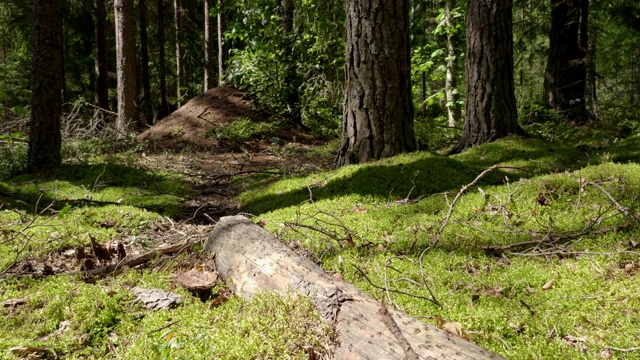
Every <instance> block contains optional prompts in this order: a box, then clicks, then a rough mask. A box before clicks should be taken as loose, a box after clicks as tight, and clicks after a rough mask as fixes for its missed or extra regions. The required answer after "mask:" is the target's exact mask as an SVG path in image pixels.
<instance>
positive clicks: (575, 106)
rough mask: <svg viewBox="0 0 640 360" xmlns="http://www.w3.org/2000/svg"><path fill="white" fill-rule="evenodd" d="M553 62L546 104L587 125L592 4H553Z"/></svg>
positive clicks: (554, 0) (560, 0)
mask: <svg viewBox="0 0 640 360" xmlns="http://www.w3.org/2000/svg"><path fill="white" fill-rule="evenodd" d="M551 6H552V10H551V33H550V34H549V58H548V60H547V69H546V71H545V77H544V100H545V102H546V104H547V106H548V107H549V108H551V109H555V110H557V111H559V112H560V114H561V115H562V116H564V117H566V118H568V119H569V120H572V121H575V122H576V123H584V122H586V121H587V119H588V116H587V112H586V100H585V88H586V84H585V80H586V76H587V59H586V58H587V55H588V51H587V47H588V43H589V42H588V38H587V24H588V14H589V0H551Z"/></svg>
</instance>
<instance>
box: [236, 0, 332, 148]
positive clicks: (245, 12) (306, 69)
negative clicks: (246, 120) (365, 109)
mask: <svg viewBox="0 0 640 360" xmlns="http://www.w3.org/2000/svg"><path fill="white" fill-rule="evenodd" d="M343 7H344V6H343V4H342V3H340V2H336V1H333V0H332V1H329V2H328V3H326V4H325V3H323V4H317V3H315V2H309V1H301V2H296V12H295V17H294V30H293V32H294V34H293V35H291V38H290V39H288V41H291V42H292V49H293V55H292V59H290V61H292V64H287V63H286V62H285V61H283V51H284V49H283V46H282V44H283V41H284V37H285V35H284V34H283V32H282V27H281V18H280V16H281V15H280V9H279V8H278V5H277V3H275V2H274V3H268V4H264V3H260V4H259V5H258V4H256V2H255V0H243V1H238V2H236V3H235V8H234V9H235V11H236V12H237V14H235V15H234V16H232V20H231V23H230V24H229V29H228V31H227V33H226V34H225V37H226V39H228V41H229V42H231V43H243V44H246V46H242V47H239V48H237V49H233V50H232V52H231V58H230V60H229V67H228V70H227V72H226V81H227V82H228V83H229V84H232V85H235V86H237V87H239V88H242V89H243V90H246V91H248V92H250V93H252V94H254V95H255V96H256V97H257V103H258V104H259V106H261V107H263V108H266V109H268V110H270V111H272V112H274V113H275V114H277V115H285V114H286V113H287V112H288V111H289V110H290V109H288V107H287V99H286V95H287V93H288V91H295V92H297V93H298V94H299V96H300V105H299V106H300V112H301V115H302V121H303V123H304V124H305V125H306V126H308V127H309V128H311V130H312V133H313V134H314V135H316V136H319V137H321V138H327V137H333V136H336V134H337V133H338V129H339V123H340V119H341V116H342V113H341V108H340V104H341V102H342V86H341V84H340V82H339V79H338V75H337V74H339V73H341V72H342V69H341V66H342V64H343V62H344V55H343V49H344V39H343V36H342V35H343V23H344V14H343V12H344V10H343ZM256 9H260V10H256ZM284 66H292V67H293V68H294V69H295V72H296V74H297V80H296V81H297V82H299V83H296V84H288V83H285V79H284ZM291 86H293V87H295V88H294V89H289V87H291Z"/></svg>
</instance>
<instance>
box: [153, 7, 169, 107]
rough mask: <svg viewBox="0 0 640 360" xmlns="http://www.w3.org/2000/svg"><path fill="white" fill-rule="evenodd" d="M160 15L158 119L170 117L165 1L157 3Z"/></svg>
mask: <svg viewBox="0 0 640 360" xmlns="http://www.w3.org/2000/svg"><path fill="white" fill-rule="evenodd" d="M156 10H157V13H158V77H159V78H160V110H159V111H158V118H159V119H162V118H164V117H165V116H167V115H169V102H168V101H167V57H166V52H165V44H164V0H158V1H157V2H156Z"/></svg>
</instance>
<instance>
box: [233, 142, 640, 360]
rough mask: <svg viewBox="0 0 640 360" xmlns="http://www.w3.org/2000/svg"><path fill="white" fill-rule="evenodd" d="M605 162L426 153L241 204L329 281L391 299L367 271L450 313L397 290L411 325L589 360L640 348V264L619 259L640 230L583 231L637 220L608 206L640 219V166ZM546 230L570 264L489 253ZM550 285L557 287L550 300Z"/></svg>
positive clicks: (516, 350)
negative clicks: (457, 329)
mask: <svg viewBox="0 0 640 360" xmlns="http://www.w3.org/2000/svg"><path fill="white" fill-rule="evenodd" d="M629 141H631V140H629ZM620 149H622V150H617V151H615V152H613V151H611V149H607V150H608V151H611V153H612V154H613V155H615V156H614V158H617V157H618V156H621V155H619V154H623V153H625V152H626V151H629V148H627V147H621V148H620ZM598 153H599V152H598V151H592V150H589V149H587V151H583V150H580V149H575V148H562V147H558V146H557V145H553V144H550V143H547V142H544V141H542V140H538V139H520V138H507V139H504V140H501V141H498V142H496V143H493V144H487V145H483V146H480V147H477V148H473V149H471V150H470V151H468V152H466V153H464V154H461V155H457V156H455V157H452V158H444V157H441V156H438V155H433V154H428V153H420V152H419V153H414V154H407V155H401V156H397V157H394V158H391V159H385V160H382V161H379V162H374V163H371V164H366V165H362V166H351V167H346V168H343V169H338V170H332V171H328V172H322V173H317V174H314V175H311V176H307V177H301V178H294V179H284V180H281V181H277V182H271V183H269V184H268V185H267V186H264V187H262V188H260V187H258V186H254V187H250V188H249V187H248V190H247V191H245V192H244V193H243V194H241V196H240V198H241V199H242V201H243V204H244V205H245V206H246V208H247V209H248V210H251V211H253V212H254V213H255V214H258V215H259V216H258V218H259V219H260V220H261V221H264V222H266V226H267V227H268V228H269V229H271V230H273V231H276V232H277V233H278V235H279V237H280V238H281V239H283V240H284V241H286V242H293V243H300V244H303V246H305V247H306V248H308V249H310V250H311V251H313V252H314V253H315V254H318V256H319V257H321V259H322V261H323V266H324V267H325V268H326V269H327V270H328V271H332V272H339V273H341V274H343V276H344V277H345V279H346V280H347V281H348V282H350V283H353V284H355V285H356V286H358V287H359V288H361V289H363V290H364V291H366V292H369V293H370V294H371V295H373V296H376V297H380V296H382V293H381V291H380V290H379V289H378V288H375V287H373V286H371V285H370V284H369V282H368V281H367V280H366V279H365V278H364V277H363V276H362V275H361V274H360V272H359V271H358V270H356V268H355V267H356V266H357V267H358V268H360V269H362V270H364V271H365V272H366V273H367V275H368V277H369V278H370V280H371V281H373V282H374V283H376V284H377V285H378V286H383V285H384V284H385V283H387V284H389V286H390V287H391V288H395V289H401V290H402V291H405V292H409V293H411V294H415V295H420V296H429V292H428V291H427V289H426V287H425V286H428V287H429V288H430V289H431V290H432V291H433V292H434V293H435V295H436V297H437V299H438V300H439V301H440V302H441V303H442V307H441V308H439V307H436V306H434V305H433V304H431V303H429V302H426V301H424V300H421V299H417V298H413V297H410V296H404V295H398V294H390V296H391V298H392V299H393V301H394V302H396V304H397V305H398V306H399V307H400V308H401V309H403V310H405V311H406V312H408V313H409V314H411V315H414V316H419V317H426V318H427V319H431V320H429V321H430V322H432V323H435V319H434V317H435V316H436V315H440V316H442V317H443V318H445V319H446V320H448V321H458V322H461V323H462V324H463V327H464V329H465V331H466V332H467V334H468V335H469V336H470V337H471V339H472V340H473V341H474V342H476V343H478V344H479V345H481V346H483V347H486V348H488V349H490V350H492V351H495V352H497V353H499V354H502V355H504V356H506V357H508V358H513V359H535V358H562V357H567V356H568V357H570V358H577V359H578V358H584V359H587V358H593V357H594V356H599V354H600V352H601V351H603V350H604V349H605V348H606V347H607V346H614V347H619V348H630V347H634V344H635V343H637V342H638V341H640V330H638V329H640V327H638V326H637V325H638V323H637V311H635V310H631V309H635V308H637V307H638V305H639V304H638V302H639V301H640V300H639V299H638V297H637V296H635V295H633V293H634V291H636V290H634V289H638V288H639V287H640V280H639V278H638V276H637V275H635V274H636V271H637V270H631V272H629V270H625V265H626V264H634V265H632V268H631V269H637V265H636V264H638V263H640V260H639V259H640V258H639V256H638V253H630V254H625V253H623V252H619V251H620V250H621V249H622V250H624V249H625V246H627V245H624V244H628V243H629V239H640V229H639V228H638V225H637V224H636V225H634V226H632V227H630V228H625V229H624V230H622V231H617V232H615V231H614V232H612V231H609V232H607V231H605V233H604V234H600V235H588V234H586V233H585V234H583V235H576V234H581V233H583V232H586V231H587V230H589V229H592V230H596V229H604V230H606V229H607V228H605V227H615V226H618V225H621V224H623V223H625V221H627V220H628V218H626V217H625V216H624V215H623V214H621V213H620V211H619V210H618V209H617V206H616V205H615V204H613V203H612V201H611V199H610V198H609V196H611V197H612V198H614V199H615V200H616V202H617V203H618V204H620V205H621V206H625V207H627V208H629V209H631V211H633V212H635V213H637V203H638V199H639V197H640V196H639V192H640V166H639V165H637V164H635V163H629V164H616V163H613V162H611V161H609V159H610V158H611V157H606V158H603V157H601V156H598ZM494 164H500V165H501V166H504V167H506V168H504V169H501V170H502V172H499V171H495V172H494V173H491V174H489V175H487V176H485V178H484V179H482V180H481V181H480V182H479V186H477V187H474V188H472V189H470V190H469V191H468V192H467V193H466V194H464V195H463V196H462V197H461V198H460V200H459V201H458V203H456V206H455V208H454V209H453V212H452V216H451V218H450V219H449V221H448V223H447V226H446V227H445V228H444V231H443V232H442V234H441V235H440V236H439V242H438V243H437V245H436V246H435V247H432V244H433V241H434V239H435V238H434V236H435V234H436V231H437V230H438V229H439V228H440V226H441V224H442V221H443V219H444V218H445V216H446V214H447V212H448V210H449V205H450V204H451V201H452V200H453V198H454V197H455V196H456V194H457V193H458V191H459V189H460V188H461V187H462V186H463V185H465V184H468V183H470V182H471V181H472V180H473V179H474V178H475V177H476V176H477V175H478V174H479V173H480V171H481V170H482V169H485V168H487V167H489V166H491V165H494ZM589 164H591V165H589ZM550 171H551V172H553V173H552V174H549V172H550ZM505 176H506V177H505ZM591 182H594V183H597V184H598V185H600V186H601V187H602V189H604V191H602V189H599V188H597V187H596V186H594V185H591V184H590V183H591ZM480 189H482V191H480ZM310 193H312V194H313V201H310ZM406 200H418V201H417V202H412V201H409V202H407V201H406ZM298 224H302V225H306V226H302V227H301V226H297V225H298ZM318 230H320V231H318ZM548 234H554V236H575V237H573V238H568V239H569V240H565V241H568V242H567V244H568V245H570V247H569V248H568V249H567V251H569V252H573V253H572V254H573V255H568V256H560V257H559V256H557V255H554V254H553V253H550V254H548V255H546V256H545V255H538V256H524V255H526V254H522V255H518V252H521V251H523V250H527V248H526V247H523V248H514V249H513V251H506V252H505V254H504V256H497V257H496V256H493V255H491V254H490V253H487V252H485V251H484V250H483V249H482V247H483V246H495V245H506V244H512V243H516V242H520V241H531V240H533V239H536V238H542V237H544V236H545V235H548ZM347 237H350V238H352V239H353V240H354V242H355V247H351V246H349V245H348V242H347V241H346V240H344V239H346V238H347ZM559 245H560V243H559ZM533 246H534V245H531V247H533ZM560 246H562V245H560ZM621 247H622V248H621ZM425 249H428V250H427V251H426V252H425ZM561 250H562V247H561V248H559V249H551V250H549V251H561ZM423 253H424V254H425V255H424V257H422V268H421V267H420V265H419V261H420V259H421V255H422V254H423ZM527 253H528V252H527ZM588 253H590V254H591V255H586V254H588ZM580 254H585V255H580ZM599 254H600V255H599ZM407 279H410V280H412V281H413V282H410V281H408V280H407ZM551 279H553V280H554V285H553V287H552V288H551V289H550V290H547V291H544V290H542V286H543V285H544V284H545V283H546V282H548V281H549V280H551ZM416 284H419V285H416ZM523 304H527V306H528V307H529V308H530V309H531V311H533V313H532V312H531V311H530V309H529V308H527V306H525V305H523ZM630 313H633V314H636V315H630ZM621 314H625V315H621ZM576 339H577V340H576ZM613 344H615V345H613ZM581 348H584V349H585V350H584V351H583V350H581ZM614 353H615V355H616V356H619V358H624V357H625V356H627V355H628V354H626V353H617V352H614Z"/></svg>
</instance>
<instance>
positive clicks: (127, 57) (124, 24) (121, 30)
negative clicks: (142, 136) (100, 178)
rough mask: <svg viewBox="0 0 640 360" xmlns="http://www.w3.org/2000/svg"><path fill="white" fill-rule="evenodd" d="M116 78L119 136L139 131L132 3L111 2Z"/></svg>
mask: <svg viewBox="0 0 640 360" xmlns="http://www.w3.org/2000/svg"><path fill="white" fill-rule="evenodd" d="M114 9H115V24H116V73H117V74H116V76H117V80H118V120H117V122H116V128H117V130H118V132H119V133H120V134H121V135H123V134H126V133H127V132H129V131H135V130H138V129H139V128H140V126H139V123H138V109H137V107H136V100H137V99H138V95H137V81H136V48H135V45H136V33H135V24H134V21H133V0H115V1H114Z"/></svg>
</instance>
